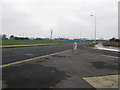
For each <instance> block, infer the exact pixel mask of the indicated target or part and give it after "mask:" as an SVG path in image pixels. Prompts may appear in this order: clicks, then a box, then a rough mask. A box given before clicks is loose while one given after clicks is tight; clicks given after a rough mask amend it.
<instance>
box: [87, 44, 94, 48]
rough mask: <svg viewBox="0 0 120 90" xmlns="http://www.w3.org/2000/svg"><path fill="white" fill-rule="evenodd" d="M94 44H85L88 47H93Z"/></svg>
mask: <svg viewBox="0 0 120 90" xmlns="http://www.w3.org/2000/svg"><path fill="white" fill-rule="evenodd" d="M95 45H96V44H90V45H87V47H90V48H94V46H95Z"/></svg>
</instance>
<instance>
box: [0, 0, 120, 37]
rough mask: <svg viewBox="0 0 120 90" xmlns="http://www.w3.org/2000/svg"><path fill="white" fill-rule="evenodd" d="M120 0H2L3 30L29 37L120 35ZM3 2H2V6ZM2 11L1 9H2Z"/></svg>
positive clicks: (8, 33)
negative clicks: (119, 26)
mask: <svg viewBox="0 0 120 90" xmlns="http://www.w3.org/2000/svg"><path fill="white" fill-rule="evenodd" d="M118 1H119V0H2V1H1V5H2V13H1V15H0V17H1V16H2V18H0V19H1V20H2V23H0V24H2V33H3V34H7V35H12V34H14V35H16V36H27V37H48V38H49V37H50V28H52V29H53V30H54V31H53V37H54V38H57V37H66V38H80V37H82V38H94V31H95V29H94V25H95V22H94V21H95V20H94V17H90V15H91V14H94V15H95V16H96V20H97V23H96V24H97V38H105V39H108V38H112V37H118ZM1 5H0V6H1ZM0 11H1V9H0Z"/></svg>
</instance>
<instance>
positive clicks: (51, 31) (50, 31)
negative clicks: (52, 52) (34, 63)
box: [50, 29, 53, 40]
mask: <svg viewBox="0 0 120 90" xmlns="http://www.w3.org/2000/svg"><path fill="white" fill-rule="evenodd" d="M50 33H51V35H50V39H51V40H52V34H53V29H51V31H50Z"/></svg>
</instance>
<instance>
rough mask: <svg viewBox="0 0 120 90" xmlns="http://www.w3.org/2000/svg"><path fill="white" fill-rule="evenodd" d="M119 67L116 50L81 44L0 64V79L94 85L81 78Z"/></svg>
mask: <svg viewBox="0 0 120 90" xmlns="http://www.w3.org/2000/svg"><path fill="white" fill-rule="evenodd" d="M118 70H119V68H118V54H117V53H116V52H110V51H101V50H94V49H91V48H87V47H80V48H79V50H76V51H73V50H68V51H65V52H61V53H58V54H54V55H51V56H47V57H44V58H39V59H35V60H33V61H28V62H24V63H21V64H17V65H11V66H8V67H3V68H2V81H3V88H94V89H95V87H94V85H91V84H90V83H88V82H87V81H85V80H84V78H88V77H101V76H109V75H118V74H119V73H118ZM116 83H118V82H116ZM108 86H109V85H108ZM103 87H104V86H103ZM103 87H102V86H101V88H103ZM106 88H107V87H106ZM109 88H110V87H109ZM116 88H117V87H116Z"/></svg>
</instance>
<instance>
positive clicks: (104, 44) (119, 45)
mask: <svg viewBox="0 0 120 90" xmlns="http://www.w3.org/2000/svg"><path fill="white" fill-rule="evenodd" d="M102 44H103V46H112V47H120V42H112V41H105V42H102Z"/></svg>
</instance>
